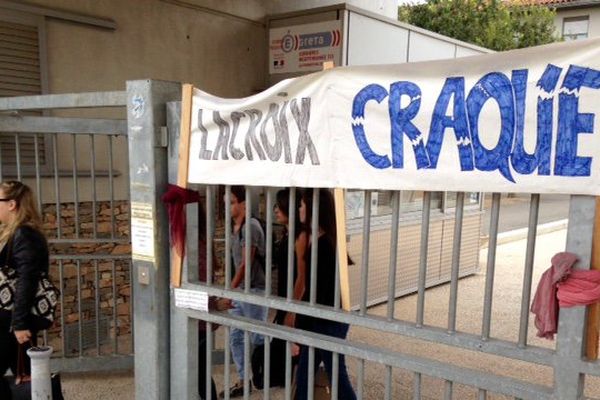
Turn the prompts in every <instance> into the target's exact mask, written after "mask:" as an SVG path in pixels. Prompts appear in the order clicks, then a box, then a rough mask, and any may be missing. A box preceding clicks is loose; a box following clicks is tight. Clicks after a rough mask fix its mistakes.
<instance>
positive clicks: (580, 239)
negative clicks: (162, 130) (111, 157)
mask: <svg viewBox="0 0 600 400" xmlns="http://www.w3.org/2000/svg"><path fill="white" fill-rule="evenodd" d="M168 110H169V117H170V118H171V121H170V122H169V124H168V125H169V129H170V132H169V147H171V146H175V147H174V148H177V147H176V146H177V136H178V133H177V130H178V121H179V119H178V118H179V117H178V115H179V113H178V109H177V107H176V105H170V107H169V108H168ZM169 154H170V157H169V180H170V181H171V182H173V183H174V182H175V176H176V165H177V154H176V152H170V153H169ZM196 189H198V190H199V191H200V193H202V194H203V197H204V199H205V200H204V201H205V208H206V220H207V223H206V228H205V229H206V236H207V242H208V243H209V244H210V243H213V242H219V241H224V253H225V255H224V260H223V263H224V274H223V277H224V282H219V281H215V279H213V276H214V272H215V269H216V268H215V266H214V265H213V264H212V251H213V250H212V246H210V245H209V246H208V247H207V248H206V250H205V251H203V253H205V254H206V262H207V275H206V277H200V279H199V277H198V271H197V268H198V264H197V259H198V258H197V257H198V254H199V253H198V248H197V245H196V244H197V243H198V240H197V238H198V229H199V228H198V214H197V213H198V208H197V207H196V206H193V205H188V207H187V246H188V247H187V253H186V260H185V262H184V274H183V284H182V288H183V289H188V290H192V291H197V292H202V293H207V294H208V295H210V296H215V297H221V298H227V299H232V300H234V301H239V302H245V303H250V304H254V305H258V306H263V307H267V308H268V309H269V310H270V312H271V314H272V313H273V312H274V311H275V310H284V311H286V312H290V313H296V314H297V315H299V314H302V315H305V316H311V317H317V318H321V319H325V320H329V321H337V322H340V323H345V324H349V325H350V327H351V329H350V335H349V337H348V338H346V339H340V338H335V337H332V336H326V335H322V334H318V333H314V332H309V331H303V330H299V329H294V328H289V327H286V326H282V325H276V324H274V323H271V322H267V323H263V322H261V321H258V320H253V319H249V318H245V317H239V316H234V315H231V314H228V313H227V312H218V311H211V312H202V311H195V310H190V309H186V308H176V307H173V306H171V330H170V356H171V373H170V378H171V379H170V385H169V388H170V389H169V391H170V397H171V398H177V399H188V398H196V396H197V382H198V381H197V379H198V377H197V375H196V374H197V372H198V368H199V364H198V363H200V370H203V368H202V367H204V369H205V370H206V378H207V380H208V381H209V382H210V380H209V379H210V377H211V376H212V377H213V378H214V379H215V381H217V384H218V387H219V388H220V389H222V388H228V387H229V386H230V385H231V383H232V382H233V374H234V372H233V370H232V362H231V360H230V357H231V354H230V350H229V348H228V345H227V343H228V338H229V335H230V332H231V329H232V328H237V329H241V330H243V331H244V332H245V333H244V338H245V341H244V358H245V361H246V363H245V365H246V367H245V368H246V373H245V377H244V382H243V387H244V396H243V398H245V399H247V398H253V399H258V398H264V399H269V398H273V399H278V398H285V399H291V398H292V395H293V385H292V376H293V372H292V363H291V346H292V345H291V344H292V343H297V344H300V345H303V346H307V347H308V349H309V357H310V358H309V360H314V351H315V349H325V350H328V351H331V352H333V360H334V362H333V374H332V382H331V389H332V391H331V398H332V399H336V398H341V397H338V390H337V389H338V388H337V384H338V382H337V376H338V367H339V364H338V362H337V360H339V355H341V354H343V355H345V356H346V357H347V358H348V359H349V360H350V361H349V365H351V369H352V370H353V371H354V372H352V373H351V375H352V380H353V385H354V389H355V391H356V394H357V398H359V399H371V398H385V399H398V398H414V399H421V398H444V399H451V398H460V399H468V398H474V399H486V398H489V399H492V398H493V399H495V398H514V399H565V400H566V399H580V398H582V396H583V392H584V388H585V383H584V382H585V379H584V378H585V377H586V376H587V377H588V378H589V380H590V381H594V380H595V379H596V378H595V377H597V376H600V365H599V364H598V363H597V362H596V361H588V360H586V359H585V358H584V357H583V341H584V331H585V320H586V313H585V308H584V307H577V308H573V309H563V310H561V313H560V325H559V326H560V328H559V333H558V335H557V339H556V346H555V347H554V348H553V347H552V345H550V346H548V345H540V344H539V343H538V342H537V341H536V343H534V344H531V343H530V338H531V337H533V335H532V334H531V333H530V331H531V329H530V315H529V305H530V302H531V298H532V296H531V291H532V276H533V267H534V254H535V249H536V237H537V235H536V228H537V224H538V214H539V205H540V195H538V194H533V195H532V196H531V201H530V214H529V223H528V228H529V231H528V237H527V246H526V249H525V256H524V260H525V261H524V264H522V265H518V266H515V268H518V269H520V270H522V271H523V277H522V278H520V277H519V278H518V281H517V282H513V286H514V287H516V288H517V289H514V287H513V292H512V295H513V296H512V297H516V298H518V299H519V300H517V301H518V302H519V304H520V305H519V307H518V308H519V312H516V313H514V314H513V315H508V316H505V318H509V319H511V320H513V321H518V323H517V324H516V325H517V326H518V328H517V332H515V333H514V335H513V336H514V338H506V337H498V336H495V335H494V329H493V326H494V325H493V323H492V322H493V321H494V313H495V312H499V310H502V309H503V307H504V304H500V303H499V301H500V297H499V293H498V292H497V290H495V289H496V287H497V285H496V283H495V282H494V277H495V275H496V266H497V264H498V262H499V260H498V259H497V257H496V254H497V249H498V243H497V238H498V221H499V218H500V216H499V211H500V202H501V194H500V193H494V194H492V208H491V221H490V232H489V245H488V251H487V259H486V263H485V264H486V273H485V279H484V281H483V284H482V286H483V287H482V288H481V290H482V293H483V295H482V299H481V313H480V314H478V315H475V316H473V315H464V314H461V309H460V307H459V306H458V304H459V303H458V300H457V299H458V298H459V297H460V290H459V282H458V271H459V267H460V263H461V260H460V248H461V238H462V232H461V230H462V220H463V211H464V197H465V194H464V193H458V194H457V205H456V223H455V227H454V236H453V253H452V260H451V271H452V273H451V281H450V284H449V289H448V297H447V303H444V304H443V305H442V306H441V308H445V309H446V313H447V314H446V317H445V318H444V319H445V323H442V324H432V323H428V322H427V321H428V316H427V313H426V308H427V307H426V299H427V298H428V296H429V294H428V293H429V292H428V291H426V290H425V282H426V278H427V276H426V271H427V263H428V261H427V250H428V234H429V220H430V218H429V210H430V208H429V207H430V194H426V195H425V196H424V199H423V212H422V222H421V238H420V239H421V242H420V243H421V246H420V268H419V277H418V290H417V294H416V301H415V302H414V318H403V317H402V316H399V315H398V313H397V312H396V310H395V304H396V303H395V300H396V298H395V296H394V293H395V286H394V285H395V282H396V279H395V277H396V275H398V274H402V273H403V271H402V270H398V269H397V262H396V255H397V251H398V246H399V245H398V221H399V217H400V215H399V210H400V207H399V202H398V199H399V193H398V192H394V193H393V194H392V196H393V199H394V200H393V213H392V215H391V217H390V218H391V226H392V235H391V236H392V239H391V241H390V253H389V280H388V300H387V303H386V308H385V310H384V311H382V312H374V311H372V310H370V309H368V308H367V298H368V293H367V285H366V280H367V278H368V275H369V267H370V266H369V264H368V260H369V232H370V221H369V218H368V216H369V215H370V210H369V207H370V202H369V201H365V210H364V215H365V216H367V217H366V218H365V219H364V224H363V238H364V239H363V240H364V241H363V249H362V257H361V259H360V260H355V261H356V262H357V264H358V265H357V266H356V267H357V268H360V271H361V285H360V288H361V289H360V295H359V297H360V307H359V310H358V311H356V312H346V311H343V310H341V309H340V303H339V293H340V292H339V269H336V281H335V282H336V286H335V288H332V290H335V299H336V304H335V305H334V306H333V307H329V306H323V305H320V304H317V303H315V296H314V291H315V287H316V284H317V281H316V275H315V274H314V273H313V274H312V275H311V279H310V286H309V287H307V288H306V290H309V291H310V301H308V302H302V301H297V300H293V299H292V291H293V288H292V281H291V277H292V276H293V270H292V268H293V262H292V260H293V257H294V254H293V251H294V249H293V246H292V245H290V246H289V248H288V251H289V253H288V263H287V268H288V274H287V276H288V277H289V278H288V279H289V280H288V282H287V296H286V297H285V298H281V297H278V296H277V295H276V293H273V291H272V290H271V284H270V283H271V281H272V279H273V274H272V269H271V267H272V253H271V251H272V247H271V243H272V236H273V216H272V213H271V210H272V207H273V204H274V203H273V201H274V200H273V198H274V192H275V190H277V189H276V188H260V191H261V192H262V193H263V195H264V197H263V199H262V200H261V201H263V202H264V204H265V207H264V209H265V210H266V214H264V215H263V217H264V218H265V220H266V246H267V249H266V280H267V285H266V289H265V291H264V293H259V294H257V293H252V292H250V291H249V290H248V288H249V287H250V285H249V282H250V276H249V273H248V269H247V270H246V275H245V283H246V285H245V289H244V290H237V289H231V286H230V276H231V274H230V271H231V269H232V268H234V267H233V266H232V264H231V257H230V252H229V251H230V250H229V245H230V242H231V233H230V232H231V218H230V217H231V215H230V213H229V211H228V207H227V206H225V207H224V211H223V212H217V211H216V210H218V209H219V208H222V207H223V206H222V205H221V204H223V203H222V200H223V199H222V198H221V197H220V196H219V193H224V197H225V199H224V204H225V205H227V204H229V202H228V200H229V198H230V197H229V196H230V187H228V186H225V187H217V186H208V187H204V186H198V187H196ZM296 190H299V188H298V189H296V188H291V198H292V199H291V200H290V204H294V202H293V197H294V196H297V194H296ZM254 191H256V188H254V189H253V192H254ZM368 195H369V194H368V192H367V195H366V197H367V198H368ZM314 200H315V207H314V212H315V213H318V204H319V203H318V199H317V198H315V199H314ZM594 203H595V200H594V198H593V197H590V196H572V197H571V205H570V213H569V227H568V234H567V238H566V244H565V247H566V249H567V251H571V252H574V253H576V254H578V256H579V258H580V262H579V266H580V267H581V268H587V266H589V263H590V257H591V248H592V231H593V217H594V212H595V209H594ZM246 207H247V215H246V219H249V218H250V216H251V214H250V210H252V209H253V205H252V196H248V197H247V200H246ZM289 211H290V213H289V215H290V231H293V229H294V228H293V226H294V224H296V223H297V221H294V215H295V213H294V212H293V209H290V210H289ZM222 214H224V218H223V219H222V220H220V221H219V220H217V219H216V218H215V215H222ZM316 221H317V219H316V218H313V219H312V223H311V228H310V230H311V232H312V237H317V236H318V226H317V225H316V224H317V222H316ZM219 225H222V226H223V228H224V229H223V230H222V231H223V232H224V237H222V238H220V237H217V236H216V232H217V229H216V227H217V226H219ZM246 238H247V239H246V248H250V246H251V245H250V242H249V238H248V235H247V236H246ZM399 240H400V243H402V240H403V238H399ZM401 245H402V244H400V246H401ZM163 246H165V244H164V242H163ZM561 250H562V248H559V249H557V251H561ZM315 252H316V250H315V247H314V246H313V251H312V254H311V259H312V263H313V265H315V263H316V253H315ZM248 257H249V255H248V253H246V260H248ZM338 260H339V256H338ZM548 264H549V262H548ZM323 267H325V268H327V267H329V268H333V266H323ZM336 267H337V266H336ZM318 268H321V266H319V267H318ZM312 271H315V268H313V269H312ZM517 275H518V274H517ZM201 281H202V282H201ZM172 301H173V291H171V302H172ZM473 301H479V300H477V299H473ZM438 308H439V307H438ZM380 311H381V310H380ZM459 317H460V318H467V319H470V320H471V322H473V318H476V320H475V321H474V322H473V323H474V324H475V325H477V326H479V327H480V329H476V330H475V331H472V330H466V329H465V330H460V329H459V328H458V325H457V318H459ZM196 320H202V321H206V322H207V323H208V326H207V329H206V336H207V339H206V346H207V352H206V354H207V357H206V360H198V359H197V355H198V340H197V338H198V332H197V325H196V323H195V322H196ZM270 320H271V318H270V319H269V321H270ZM214 324H218V325H220V326H221V328H219V330H217V331H216V332H213V330H212V327H213V325H214ZM361 331H362V332H364V331H369V332H373V333H374V336H370V337H371V338H373V337H375V338H376V339H375V340H370V341H365V340H361V338H364V336H362V335H360V334H358V332H361ZM250 333H258V334H260V335H264V337H265V349H264V365H265V367H264V368H265V372H266V373H265V376H264V387H266V388H268V387H269V380H270V372H269V371H270V369H269V364H270V352H271V348H270V347H271V346H270V341H271V340H272V339H273V338H279V339H283V340H285V341H286V343H287V345H286V369H285V376H286V380H285V386H284V387H283V388H281V389H277V388H273V389H270V390H263V391H259V392H256V391H251V388H252V383H251V381H250V377H251V373H250V371H249V367H248V365H250V359H251V356H252V348H251V344H250V339H249V338H250ZM403 341H412V342H414V343H416V349H417V351H416V352H412V353H411V352H407V351H405V350H403V349H399V348H398V347H402V346H400V345H399V344H401V343H402V342H403ZM215 347H216V348H217V349H221V351H223V352H224V355H225V356H224V366H220V365H216V363H215V357H216V355H217V354H218V353H215V352H214V351H213V350H214V349H215ZM452 352H454V354H455V357H454V358H452V359H450V358H449V357H448V354H449V353H452ZM473 355H476V356H477V357H476V358H473V357H472V356H473ZM473 360H475V361H473ZM202 364H204V365H203V366H202ZM499 365H503V366H504V368H499V367H498V366H499ZM309 368H311V372H309V375H308V376H309V381H308V390H309V395H308V398H309V399H312V398H313V383H314V381H313V379H312V377H313V374H312V371H313V369H314V368H315V366H313V365H312V364H309ZM534 370H536V371H537V370H539V371H541V372H542V375H543V376H544V377H545V378H544V381H542V382H537V381H533V380H532V379H531V378H530V377H529V376H530V375H529V374H530V372H531V371H534ZM207 386H208V388H210V385H207ZM375 387H378V388H379V389H374V388H375ZM592 392H593V391H592ZM137 393H138V396H139V395H140V393H141V392H140V391H138V392H137ZM205 395H206V397H205V398H209V399H210V398H211V393H210V390H207V391H206V394H205ZM225 398H229V396H228V395H227V394H225Z"/></svg>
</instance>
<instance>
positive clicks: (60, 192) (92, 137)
mask: <svg viewBox="0 0 600 400" xmlns="http://www.w3.org/2000/svg"><path fill="white" fill-rule="evenodd" d="M124 105H125V92H106V93H82V94H67V95H46V96H31V97H15V98H2V99H0V133H1V135H2V141H1V145H2V149H0V155H1V157H2V159H0V168H1V169H0V179H1V180H5V179H18V180H22V181H24V182H25V183H27V184H28V185H30V187H31V188H32V189H33V190H34V191H35V193H36V197H37V200H38V206H39V209H40V211H41V213H42V217H43V229H44V232H45V234H46V236H47V238H48V242H49V246H50V250H51V256H50V259H51V265H50V275H51V277H52V278H53V279H54V280H55V282H57V283H60V289H61V296H60V307H59V309H58V311H57V313H58V314H57V321H56V323H55V325H54V326H53V327H52V328H51V329H50V330H49V331H47V332H44V340H45V341H46V342H47V343H48V344H50V345H52V346H53V347H54V350H55V353H54V359H53V369H60V370H63V371H86V370H115V369H123V368H126V369H130V368H132V365H133V359H132V340H133V338H132V332H133V326H132V315H133V313H132V309H131V304H132V301H131V296H132V293H131V284H130V282H131V254H130V245H129V243H130V239H129V230H130V228H129V215H128V214H129V201H128V198H127V197H128V196H127V197H124V196H123V193H125V194H128V186H129V185H128V179H127V171H126V170H125V171H123V170H119V168H117V167H115V158H116V156H115V154H116V155H118V157H123V156H124V157H127V151H123V150H119V149H126V146H127V137H126V135H127V124H126V121H125V120H123V119H106V118H74V117H50V116H47V114H49V113H50V112H51V111H53V110H60V112H63V113H65V112H68V113H70V114H75V115H76V114H77V113H78V112H79V113H87V114H86V115H88V114H89V112H90V110H83V109H90V108H92V109H97V108H103V107H120V108H121V109H123V106H124ZM96 111H97V110H96ZM92 112H93V111H92ZM32 114H34V115H32ZM125 165H127V163H125ZM116 185H120V187H121V188H123V189H118V188H117V189H116ZM116 192H119V194H118V197H117V195H116Z"/></svg>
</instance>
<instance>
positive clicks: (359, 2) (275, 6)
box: [269, 0, 398, 19]
mask: <svg viewBox="0 0 600 400" xmlns="http://www.w3.org/2000/svg"><path fill="white" fill-rule="evenodd" d="M340 3H347V4H350V5H352V6H355V7H359V8H362V9H364V10H367V11H370V12H373V13H376V14H379V15H382V16H384V17H388V18H393V19H398V2H397V1H396V0H346V1H343V0H270V5H269V13H270V14H278V13H286V12H291V11H300V10H306V9H309V8H316V7H324V6H331V5H335V4H340Z"/></svg>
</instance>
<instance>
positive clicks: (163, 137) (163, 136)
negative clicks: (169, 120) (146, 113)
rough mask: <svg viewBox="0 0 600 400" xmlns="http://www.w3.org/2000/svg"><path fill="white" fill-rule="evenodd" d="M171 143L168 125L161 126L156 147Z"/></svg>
mask: <svg viewBox="0 0 600 400" xmlns="http://www.w3.org/2000/svg"><path fill="white" fill-rule="evenodd" d="M168 145H169V132H168V131H167V127H166V126H161V127H160V131H159V134H158V137H157V138H156V147H167V146H168Z"/></svg>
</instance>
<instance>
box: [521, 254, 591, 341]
mask: <svg viewBox="0 0 600 400" xmlns="http://www.w3.org/2000/svg"><path fill="white" fill-rule="evenodd" d="M577 260H578V258H577V256H576V255H575V254H573V253H569V252H562V253H557V254H555V255H554V256H553V257H552V266H551V267H550V268H549V269H548V270H546V271H545V272H544V273H543V274H542V277H541V278H540V281H539V283H538V287H537V290H536V292H535V297H534V298H533V302H532V303H531V312H532V313H534V314H535V326H536V328H537V330H538V332H537V336H539V337H544V338H546V339H553V338H554V334H555V333H556V331H557V328H558V311H559V306H560V307H573V306H580V305H589V304H592V303H596V302H598V301H599V300H600V271H587V270H578V269H573V265H574V264H575V263H576V262H577Z"/></svg>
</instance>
